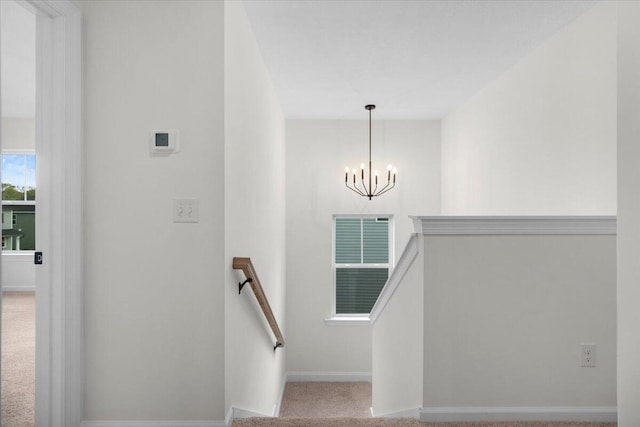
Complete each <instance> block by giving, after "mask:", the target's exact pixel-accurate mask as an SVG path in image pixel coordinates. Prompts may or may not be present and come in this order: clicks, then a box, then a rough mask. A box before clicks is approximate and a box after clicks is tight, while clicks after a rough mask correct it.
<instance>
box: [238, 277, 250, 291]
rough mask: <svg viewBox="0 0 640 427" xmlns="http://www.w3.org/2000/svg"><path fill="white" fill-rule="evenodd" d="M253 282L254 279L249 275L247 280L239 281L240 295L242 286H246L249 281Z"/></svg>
mask: <svg viewBox="0 0 640 427" xmlns="http://www.w3.org/2000/svg"><path fill="white" fill-rule="evenodd" d="M251 282H253V279H252V278H251V277H247V280H245V281H244V282H242V283H238V295H240V293H242V288H244V285H246V284H247V283H251Z"/></svg>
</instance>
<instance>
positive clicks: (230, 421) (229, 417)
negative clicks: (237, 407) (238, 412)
mask: <svg viewBox="0 0 640 427" xmlns="http://www.w3.org/2000/svg"><path fill="white" fill-rule="evenodd" d="M224 424H225V426H226V427H231V424H233V407H231V408H229V410H228V411H227V416H226V417H224Z"/></svg>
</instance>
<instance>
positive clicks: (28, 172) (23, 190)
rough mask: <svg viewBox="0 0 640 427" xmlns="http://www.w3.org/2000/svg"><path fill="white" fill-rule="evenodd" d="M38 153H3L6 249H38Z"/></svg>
mask: <svg viewBox="0 0 640 427" xmlns="http://www.w3.org/2000/svg"><path fill="white" fill-rule="evenodd" d="M35 213H36V155H35V154H33V153H27V152H21V153H8V152H4V153H3V154H2V243H3V245H2V249H3V250H5V251H20V250H23V251H25V250H27V251H29V250H30V251H33V250H35V249H36V216H35Z"/></svg>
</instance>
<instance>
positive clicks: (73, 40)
mask: <svg viewBox="0 0 640 427" xmlns="http://www.w3.org/2000/svg"><path fill="white" fill-rule="evenodd" d="M22 3H23V4H25V5H26V6H27V7H29V8H30V9H31V10H32V11H33V12H34V13H35V14H36V22H37V24H36V80H37V83H36V152H37V156H38V168H37V172H36V173H37V178H36V179H37V181H36V182H37V185H38V190H39V191H38V211H39V212H41V214H40V215H37V216H36V221H37V223H36V245H37V248H38V250H39V251H42V252H43V264H42V265H38V266H37V268H36V408H35V412H36V426H37V427H67V426H68V427H75V426H80V424H81V422H82V417H83V411H84V408H83V403H84V402H83V382H84V380H83V374H84V363H83V354H84V343H83V292H82V288H83V268H82V264H83V256H82V244H83V237H82V229H83V216H82V191H83V189H82V43H81V34H82V19H81V14H80V11H79V10H78V8H77V7H76V6H75V5H74V4H73V3H71V1H70V0H57V1H55V0H23V1H22Z"/></svg>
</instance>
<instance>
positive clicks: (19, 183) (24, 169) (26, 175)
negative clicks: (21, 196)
mask: <svg viewBox="0 0 640 427" xmlns="http://www.w3.org/2000/svg"><path fill="white" fill-rule="evenodd" d="M2 183H4V184H11V185H13V186H15V187H16V188H19V189H22V188H23V187H26V188H35V186H36V156H35V154H3V155H2Z"/></svg>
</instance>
